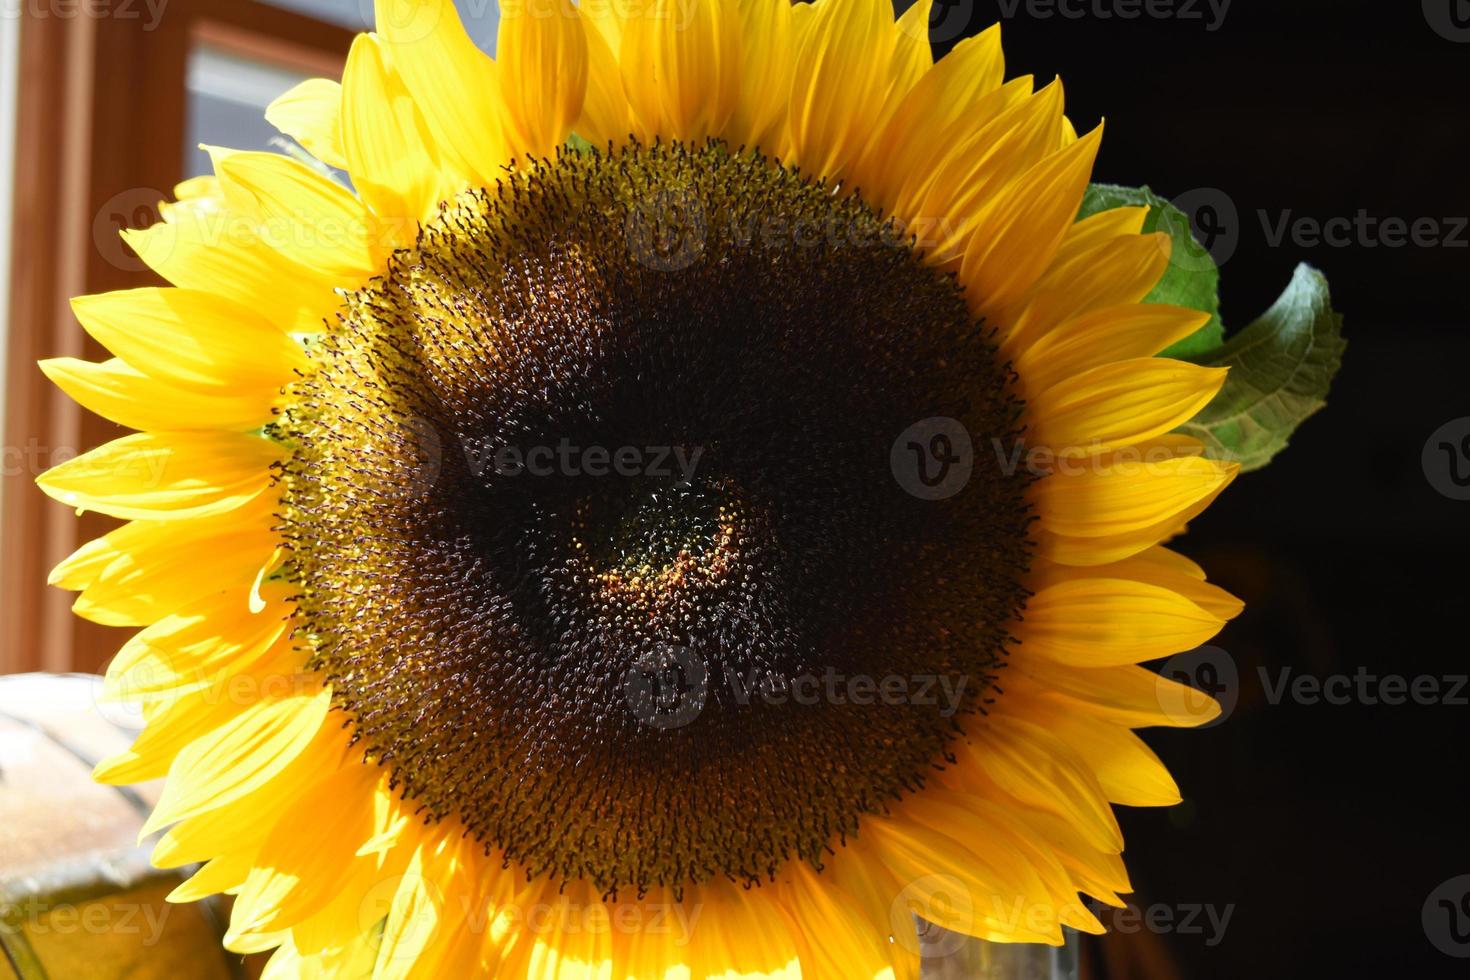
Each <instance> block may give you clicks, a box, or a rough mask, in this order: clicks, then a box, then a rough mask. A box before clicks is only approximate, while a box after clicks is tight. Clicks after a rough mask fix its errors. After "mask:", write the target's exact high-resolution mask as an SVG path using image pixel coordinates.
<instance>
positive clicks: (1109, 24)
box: [900, 0, 1470, 980]
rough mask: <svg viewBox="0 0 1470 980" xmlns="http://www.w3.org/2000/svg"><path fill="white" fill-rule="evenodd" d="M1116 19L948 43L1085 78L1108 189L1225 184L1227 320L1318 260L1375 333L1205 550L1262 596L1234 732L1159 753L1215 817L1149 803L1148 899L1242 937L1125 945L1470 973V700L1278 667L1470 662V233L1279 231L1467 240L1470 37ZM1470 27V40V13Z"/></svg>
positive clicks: (1145, 815)
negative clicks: (1439, 915)
mask: <svg viewBox="0 0 1470 980" xmlns="http://www.w3.org/2000/svg"><path fill="white" fill-rule="evenodd" d="M1183 2H1184V0H1179V3H1180V4H1181V5H1182V4H1183ZM1433 2H1439V3H1440V6H1441V7H1448V6H1449V5H1450V4H1451V3H1456V2H1459V0H1431V3H1433ZM1097 4H1101V6H1102V7H1103V8H1104V9H1109V10H1110V9H1113V8H1114V4H1113V3H1112V0H1071V3H1070V4H1069V7H1070V9H1073V10H1080V11H1082V12H1084V13H1085V14H1086V15H1085V16H1082V17H1078V18H1069V17H1064V16H1061V15H1060V14H1056V15H1053V16H1051V17H1049V18H1048V17H1038V16H1036V14H1037V13H1039V12H1042V11H1043V10H1044V9H1046V8H1045V7H1040V8H1038V7H1035V6H1034V5H1033V6H1032V7H1031V8H1029V9H1028V5H1027V4H1026V3H1025V2H1024V0H1022V2H1021V3H1020V5H1019V6H1018V7H1012V4H1011V3H1010V2H1009V0H1007V2H1006V3H1005V4H1002V3H1000V2H999V0H969V2H964V0H961V2H957V3H950V4H948V5H947V6H946V5H945V4H944V0H936V5H937V6H939V7H943V8H944V10H943V11H942V12H936V16H935V22H934V28H935V30H934V40H935V42H936V45H937V47H938V48H939V49H940V50H944V49H946V48H948V47H949V46H951V45H952V44H953V43H954V40H955V39H956V35H957V34H958V32H959V30H960V27H961V25H964V30H965V31H966V32H973V31H975V30H978V29H980V28H982V27H984V26H986V25H988V24H990V23H994V22H995V21H997V20H999V21H1001V22H1002V24H1003V27H1002V36H1003V39H1004V41H1005V48H1006V56H1007V75H1008V76H1014V75H1019V74H1028V73H1029V74H1034V75H1036V76H1037V80H1038V82H1040V83H1044V82H1046V81H1049V80H1050V79H1051V78H1052V77H1053V76H1054V75H1061V76H1062V79H1063V81H1064V83H1065V84H1066V87H1067V105H1068V110H1069V115H1070V116H1071V118H1072V119H1073V121H1074V122H1075V123H1076V124H1077V128H1078V129H1079V130H1082V131H1085V130H1086V129H1089V128H1091V127H1092V126H1093V125H1094V124H1095V123H1096V122H1097V121H1098V119H1099V118H1101V117H1103V116H1106V118H1107V133H1106V136H1105V138H1104V140H1103V149H1102V153H1101V157H1100V159H1099V163H1098V168H1097V179H1098V180H1102V181H1108V182H1115V183H1123V184H1131V185H1138V184H1143V183H1147V184H1150V185H1151V186H1152V187H1153V188H1154V189H1155V190H1156V191H1158V192H1159V193H1161V194H1163V195H1164V196H1166V197H1171V198H1172V197H1175V196H1177V195H1182V194H1184V193H1185V192H1188V191H1192V190H1195V189H1198V188H1214V189H1217V190H1218V191H1221V192H1223V193H1224V195H1225V196H1226V197H1227V198H1228V200H1229V201H1230V202H1231V203H1233V205H1234V206H1235V209H1236V211H1237V214H1238V220H1237V226H1236V227H1235V228H1234V229H1230V228H1225V229H1223V233H1224V234H1226V235H1233V236H1234V243H1235V248H1234V252H1233V254H1232V255H1231V256H1230V257H1229V258H1228V260H1227V261H1226V262H1225V264H1224V265H1223V268H1222V272H1221V280H1222V286H1221V291H1222V298H1223V315H1224V319H1225V323H1226V326H1227V329H1229V328H1239V327H1240V326H1242V325H1244V324H1245V323H1248V322H1250V320H1252V319H1254V317H1255V316H1256V315H1257V314H1259V313H1260V312H1262V311H1263V310H1264V309H1265V308H1266V307H1267V306H1268V305H1270V303H1271V301H1272V300H1273V299H1274V298H1275V297H1276V296H1277V294H1278V293H1279V292H1280V291H1281V289H1282V287H1284V286H1285V284H1286V283H1287V281H1288V279H1289V278H1290V276H1291V273H1292V270H1293V268H1294V267H1295V265H1296V263H1298V262H1299V261H1307V262H1310V263H1312V264H1313V265H1315V266H1317V267H1318V268H1320V269H1322V270H1323V271H1324V272H1325V273H1326V274H1327V277H1328V279H1329V281H1330V282H1331V284H1332V289H1333V300H1334V306H1336V307H1337V308H1338V309H1339V310H1340V311H1342V312H1343V313H1344V314H1345V315H1346V317H1347V325H1346V330H1345V333H1346V335H1347V337H1348V340H1349V346H1348V351H1347V354H1346V357H1345V360H1344V366H1343V369H1342V372H1341V373H1340V374H1339V376H1338V378H1337V381H1336V383H1335V386H1334V388H1333V391H1332V395H1331V397H1330V399H1329V405H1328V407H1327V409H1325V410H1324V411H1323V412H1322V413H1321V414H1319V415H1317V416H1315V417H1314V418H1312V419H1311V420H1309V421H1308V422H1307V423H1306V424H1305V425H1304V426H1303V427H1302V428H1301V429H1300V430H1299V431H1298V433H1297V435H1296V437H1295V438H1294V439H1293V441H1292V444H1291V445H1290V447H1289V448H1288V449H1287V450H1286V451H1285V452H1284V453H1283V454H1282V455H1281V456H1279V457H1277V459H1276V460H1275V461H1274V462H1273V463H1272V464H1271V465H1270V466H1269V467H1268V468H1266V469H1264V470H1261V471H1259V472H1254V473H1248V474H1245V475H1243V476H1242V477H1241V478H1240V479H1239V480H1238V481H1237V482H1236V483H1235V484H1234V486H1232V487H1231V489H1230V490H1229V491H1227V492H1226V493H1225V495H1224V496H1223V497H1222V498H1221V499H1220V501H1219V502H1218V503H1217V504H1215V506H1214V507H1212V508H1211V509H1210V511H1209V512H1207V514H1206V515H1205V516H1204V517H1203V518H1201V519H1200V520H1198V521H1196V522H1195V524H1194V525H1193V527H1192V529H1191V533H1190V534H1189V535H1188V536H1187V537H1185V538H1183V539H1180V540H1179V541H1178V542H1176V545H1177V546H1178V547H1179V549H1180V550H1181V551H1184V552H1185V553H1187V554H1189V555H1191V556H1193V557H1195V558H1197V559H1198V560H1200V561H1202V562H1203V563H1204V564H1205V565H1206V567H1207V568H1208V569H1209V571H1210V573H1211V577H1212V578H1213V579H1214V580H1215V581H1217V582H1219V583H1220V584H1221V585H1223V586H1224V587H1226V588H1228V589H1230V590H1231V591H1233V592H1234V593H1236V594H1237V595H1240V596H1241V597H1242V598H1244V599H1245V600H1246V601H1247V603H1248V606H1247V611H1246V612H1245V613H1244V614H1243V615H1242V616H1241V618H1240V619H1239V620H1237V621H1236V622H1234V623H1232V624H1231V625H1230V626H1228V627H1227V628H1226V630H1225V631H1224V632H1223V633H1222V634H1221V635H1220V637H1219V639H1218V640H1217V641H1215V642H1216V644H1217V645H1218V646H1219V647H1222V648H1224V649H1225V650H1226V651H1228V653H1229V654H1230V656H1231V658H1232V659H1233V661H1234V663H1235V665H1236V668H1237V670H1238V676H1239V682H1238V689H1237V690H1236V691H1234V692H1233V693H1235V694H1236V695H1238V705H1237V707H1236V708H1235V710H1234V712H1233V713H1232V714H1231V716H1230V718H1229V719H1228V721H1227V722H1226V723H1225V724H1223V725H1219V726H1216V727H1213V728H1210V729H1208V730H1205V731H1197V732H1192V731H1174V730H1162V729H1161V730H1155V731H1153V732H1149V733H1148V734H1147V735H1146V736H1145V737H1146V738H1147V739H1148V741H1149V742H1150V744H1151V745H1153V746H1154V747H1155V748H1156V749H1157V751H1158V752H1159V753H1160V755H1161V756H1162V757H1163V758H1164V760H1165V761H1166V762H1167V763H1169V765H1170V768H1171V769H1172V771H1173V772H1174V774H1175V776H1176V778H1177V779H1178V781H1179V784H1180V788H1181V791H1182V792H1183V794H1184V796H1185V802H1184V803H1183V804H1182V805H1180V806H1179V807H1175V808H1173V809H1171V810H1160V811H1149V810H1129V809H1127V808H1122V813H1121V820H1122V823H1123V827H1124V830H1125V833H1126V834H1127V838H1128V850H1127V852H1126V855H1125V856H1126V857H1127V859H1128V863H1129V868H1130V871H1131V872H1132V875H1133V881H1134V886H1135V888H1136V893H1135V895H1134V896H1133V901H1134V902H1136V903H1137V904H1138V905H1139V906H1140V907H1142V908H1145V909H1146V908H1149V907H1150V906H1154V905H1158V906H1163V907H1165V908H1166V909H1168V910H1170V911H1172V913H1173V915H1174V921H1175V922H1182V919H1183V915H1184V910H1186V909H1187V908H1188V906H1190V905H1193V904H1213V905H1214V906H1216V907H1217V909H1220V910H1223V909H1224V908H1226V907H1227V906H1233V907H1234V908H1233V911H1232V917H1231V919H1230V920H1229V924H1228V927H1227V928H1226V929H1225V930H1224V935H1223V939H1222V941H1220V942H1219V943H1218V944H1217V945H1214V946H1213V947H1210V946H1207V945H1206V939H1207V938H1209V934H1210V931H1211V930H1210V929H1208V928H1205V929H1204V930H1203V932H1199V933H1192V934H1186V933H1185V932H1184V931H1183V930H1177V929H1176V930H1162V931H1157V932H1152V933H1149V934H1148V935H1144V936H1141V937H1137V936H1136V937H1133V938H1132V939H1131V940H1129V939H1128V938H1127V937H1118V936H1115V937H1113V938H1110V939H1109V940H1107V942H1108V943H1117V942H1120V941H1125V942H1126V941H1132V942H1141V943H1153V944H1161V945H1162V946H1163V947H1165V949H1166V951H1167V953H1168V955H1169V956H1170V957H1171V958H1172V959H1173V960H1174V961H1175V966H1176V968H1177V970H1178V973H1179V975H1181V976H1184V977H1187V978H1214V977H1219V978H1231V980H1236V978H1242V977H1253V978H1273V977H1283V978H1284V977H1293V978H1295V977H1302V976H1328V977H1332V976H1340V977H1358V976H1365V977H1366V976H1396V977H1399V976H1401V977H1451V976H1466V975H1470V960H1466V959H1456V958H1451V957H1449V956H1447V955H1445V954H1444V953H1442V952H1440V951H1438V950H1437V949H1435V947H1434V946H1433V945H1431V943H1430V941H1429V938H1428V937H1427V935H1426V931H1425V927H1424V926H1423V924H1422V923H1421V910H1422V909H1423V907H1424V905H1425V901H1426V899H1428V898H1429V895H1430V893H1431V892H1432V891H1434V890H1435V889H1436V888H1437V887H1438V886H1440V885H1441V884H1442V883H1443V882H1445V881H1446V880H1447V879H1450V878H1453V877H1455V876H1457V875H1462V874H1470V843H1467V839H1466V832H1465V831H1466V820H1465V813H1466V811H1465V808H1464V804H1463V801H1464V800H1466V798H1467V794H1466V787H1467V782H1470V780H1467V772H1470V761H1467V755H1470V738H1467V733H1470V706H1466V705H1465V704H1464V703H1463V699H1464V698H1465V697H1466V696H1467V694H1470V688H1467V689H1465V690H1462V691H1461V692H1460V694H1461V699H1462V703H1461V704H1459V705H1447V704H1435V705H1429V706H1421V705H1415V704H1412V703H1410V704H1405V705H1401V706H1389V705H1385V704H1377V705H1370V704H1365V703H1363V702H1362V699H1359V698H1357V697H1354V698H1353V700H1352V703H1349V704H1328V703H1318V704H1304V703H1300V702H1296V701H1293V700H1292V699H1291V698H1290V697H1287V698H1284V699H1280V700H1279V702H1278V703H1276V704H1272V703H1271V701H1270V699H1268V697H1267V687H1266V685H1265V684H1264V683H1263V682H1262V674H1261V671H1263V670H1264V671H1265V672H1266V676H1267V677H1269V678H1270V680H1271V683H1272V685H1274V684H1275V683H1276V680H1277V678H1278V677H1279V673H1278V672H1279V671H1280V670H1282V669H1283V668H1291V670H1292V675H1293V676H1296V675H1302V674H1307V675H1312V676H1315V677H1319V678H1324V679H1325V678H1327V677H1328V676H1331V675H1337V674H1348V675H1352V674H1353V673H1354V672H1356V671H1357V670H1358V668H1359V667H1363V668H1365V669H1366V670H1367V671H1369V672H1371V673H1372V674H1375V675H1378V676H1383V675H1388V674H1399V675H1403V676H1405V677H1406V678H1414V677H1418V676H1431V677H1436V678H1441V679H1444V678H1451V677H1454V676H1456V675H1461V676H1463V675H1465V674H1467V673H1470V657H1467V656H1466V652H1467V642H1466V633H1465V622H1466V612H1465V610H1466V606H1467V601H1466V600H1467V595H1466V592H1467V589H1466V584H1467V575H1466V572H1465V568H1464V565H1463V559H1462V556H1463V555H1464V554H1465V552H1466V546H1467V545H1470V502H1457V501H1454V500H1451V499H1448V498H1447V497H1445V496H1443V495H1441V494H1440V493H1438V492H1437V491H1436V490H1435V489H1434V487H1433V486H1432V485H1431V484H1430V482H1429V481H1428V479H1426V476H1425V472H1424V469H1423V467H1422V465H1421V461H1420V454H1421V450H1422V449H1423V447H1424V445H1425V442H1426V440H1428V438H1429V437H1430V434H1431V433H1433V432H1434V430H1435V429H1437V428H1438V427H1439V426H1441V425H1442V424H1444V423H1446V422H1448V421H1450V420H1452V419H1457V418H1462V417H1465V416H1470V390H1467V386H1466V384H1465V381H1464V376H1465V372H1466V368H1467V366H1470V289H1467V280H1470V231H1464V230H1462V231H1461V232H1460V233H1459V236H1458V242H1459V244H1458V247H1455V246H1453V245H1450V244H1446V245H1441V246H1439V247H1434V248H1422V247H1414V246H1412V245H1406V246H1404V247H1398V248H1389V247H1384V246H1383V245H1381V244H1379V245H1378V246H1377V247H1370V244H1371V243H1368V242H1363V241H1358V242H1355V243H1354V244H1352V245H1350V246H1346V247H1330V246H1318V247H1315V248H1304V247H1301V246H1299V245H1297V244H1293V243H1292V242H1291V241H1290V237H1289V236H1288V239H1287V240H1284V241H1282V242H1281V244H1280V245H1278V246H1275V247H1273V245H1272V243H1271V241H1270V240H1269V238H1268V235H1267V234H1266V233H1265V231H1264V230H1263V226H1262V219H1261V217H1260V215H1259V214H1258V212H1259V211H1262V210H1264V211H1265V212H1266V213H1267V219H1266V220H1267V221H1269V222H1270V223H1271V224H1273V225H1274V224H1275V223H1277V222H1279V221H1280V220H1281V217H1282V214H1283V212H1284V211H1285V210H1286V209H1290V210H1291V212H1292V217H1293V218H1295V217H1298V216H1300V217H1310V218H1315V219H1318V220H1327V219H1330V218H1334V217H1339V216H1341V217H1349V218H1352V217H1354V216H1356V215H1357V214H1358V212H1359V210H1360V209H1366V210H1367V212H1368V213H1369V214H1370V215H1373V216H1376V217H1378V218H1380V219H1382V218H1388V217H1397V218H1402V219H1405V220H1407V221H1409V222H1412V221H1413V220H1415V219H1418V218H1434V219H1440V220H1441V221H1442V224H1441V229H1442V230H1443V231H1444V232H1445V233H1448V232H1450V231H1451V230H1452V225H1451V223H1449V222H1447V221H1444V220H1443V219H1452V218H1456V217H1460V218H1464V217H1466V216H1470V167H1467V163H1470V131H1467V124H1466V121H1467V111H1466V109H1467V99H1466V97H1467V95H1470V84H1467V83H1470V43H1456V42H1454V41H1452V40H1449V39H1446V38H1445V37H1442V36H1441V35H1440V34H1439V33H1437V32H1436V31H1435V30H1434V29H1433V28H1432V27H1431V26H1430V23H1429V20H1428V18H1427V16H1426V11H1425V9H1424V7H1422V6H1421V4H1420V2H1419V0H1393V2H1381V0H1380V2H1377V3H1366V2H1341V0H1339V2H1331V3H1329V2H1320V3H1318V2H1271V0H1234V2H1233V3H1231V4H1230V7H1229V10H1228V12H1227V13H1226V15H1225V17H1224V19H1223V21H1222V22H1221V23H1220V25H1219V27H1218V29H1216V30H1213V31H1210V30H1207V27H1208V25H1209V22H1210V21H1212V20H1213V19H1214V15H1213V14H1211V12H1210V10H1209V7H1208V4H1207V3H1205V2H1204V0H1200V2H1199V3H1198V4H1196V5H1195V9H1197V10H1198V11H1200V12H1201V13H1202V14H1203V17H1202V18H1200V19H1193V20H1190V19H1181V18H1178V17H1174V18H1168V19H1164V18H1157V17H1154V18H1150V17H1148V16H1142V17H1140V18H1139V19H1136V20H1121V19H1117V18H1113V19H1105V18H1100V17H1098V16H1096V15H1095V14H1094V13H1093V12H1092V11H1093V10H1094V6H1095V5H1097ZM900 6H906V4H902V3H901V4H900ZM1007 9H1014V11H1015V12H1014V14H1012V15H1010V16H1006V15H1005V11H1006V10H1007ZM1460 14H1461V16H1462V19H1463V20H1465V22H1466V23H1467V25H1470V3H1460ZM966 22H968V23H966ZM1466 33H1467V35H1470V31H1467V32H1466ZM1443 683H1444V689H1445V690H1448V689H1449V687H1451V686H1453V681H1446V682H1443ZM1201 921H1203V920H1201ZM1460 924H1461V928H1470V918H1465V917H1464V916H1462V917H1461V922H1460ZM1145 932H1146V933H1148V932H1149V931H1148V930H1145ZM1089 942H1090V943H1091V944H1093V946H1094V948H1093V949H1091V950H1090V954H1091V955H1093V956H1097V955H1099V948H1098V947H1097V941H1095V940H1089ZM1463 952H1465V953H1466V954H1470V945H1467V947H1466V948H1465V949H1464V950H1463Z"/></svg>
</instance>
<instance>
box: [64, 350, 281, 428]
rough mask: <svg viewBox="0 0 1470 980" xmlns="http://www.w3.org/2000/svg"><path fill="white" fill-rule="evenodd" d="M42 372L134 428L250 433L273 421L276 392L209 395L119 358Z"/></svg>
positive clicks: (69, 361)
mask: <svg viewBox="0 0 1470 980" xmlns="http://www.w3.org/2000/svg"><path fill="white" fill-rule="evenodd" d="M40 368H41V372H42V373H43V374H45V375H46V377H47V378H49V379H51V381H52V383H54V384H55V385H56V386H57V387H58V388H60V389H61V390H62V391H64V392H66V393H67V394H68V395H69V396H71V398H72V399H73V400H74V401H76V402H77V403H78V404H80V405H81V406H82V407H83V408H85V409H87V411H89V412H95V413H96V414H98V415H100V416H102V417H103V418H105V419H110V420H111V421H113V422H116V423H118V424H119V425H122V426H126V427H127V428H129V429H149V430H161V429H176V430H191V429H228V430H233V431H236V432H248V431H250V430H253V429H259V428H260V427H261V426H263V425H265V424H266V423H267V422H269V421H270V420H271V406H272V405H273V404H274V402H275V396H274V393H272V392H270V391H269V390H258V391H256V392H254V393H246V394H241V395H234V396H231V395H226V394H218V395H207V394H203V393H201V392H199V391H197V390H195V391H190V390H187V389H184V388H178V387H174V386H173V385H169V384H165V383H164V382H162V381H155V380H154V379H152V378H150V377H148V376H147V375H145V374H143V373H142V372H140V371H137V370H135V369H133V368H132V367H129V366H128V365H127V364H124V363H123V362H122V361H121V360H119V359H118V358H113V359H112V360H110V361H104V362H102V363H101V364H94V363H92V362H91V361H79V360H77V359H76V358H72V357H57V358H53V359H51V360H48V361H41V362H40Z"/></svg>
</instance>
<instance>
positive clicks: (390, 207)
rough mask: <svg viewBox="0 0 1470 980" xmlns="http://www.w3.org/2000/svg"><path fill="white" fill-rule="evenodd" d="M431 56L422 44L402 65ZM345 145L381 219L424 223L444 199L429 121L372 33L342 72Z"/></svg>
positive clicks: (357, 183) (351, 168)
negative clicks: (385, 56) (394, 70)
mask: <svg viewBox="0 0 1470 980" xmlns="http://www.w3.org/2000/svg"><path fill="white" fill-rule="evenodd" d="M455 23H456V25H457V24H458V21H457V20H456V21H455ZM428 53H429V52H428V51H427V50H426V49H425V48H424V46H423V42H421V43H420V44H416V45H413V46H411V50H410V51H406V52H405V53H404V54H403V57H402V60H403V61H404V63H405V65H406V66H407V65H410V64H411V65H415V66H420V60H421V58H422V57H424V56H425V55H427V54H428ZM456 98H457V101H458V102H459V103H463V102H465V101H473V95H472V93H470V92H462V93H459V94H458V95H457V97H456ZM429 104H431V105H434V104H437V103H432V102H431V103H429ZM342 142H343V145H344V146H345V147H346V148H347V169H348V172H349V173H350V174H351V175H352V184H353V186H354V187H355V188H357V192H358V194H360V195H361V196H362V199H363V200H364V201H365V202H367V205H368V207H370V208H371V209H372V210H373V213H374V214H376V215H377V216H378V217H379V218H382V219H384V220H389V221H392V220H393V219H407V220H409V221H421V220H423V219H425V218H427V217H429V215H431V214H432V213H433V212H434V210H435V208H436V207H437V206H438V203H439V201H440V200H441V198H442V197H444V196H445V195H443V194H441V191H440V188H441V184H442V183H443V177H442V176H441V173H440V162H439V158H438V156H437V152H436V146H435V143H434V139H433V137H431V136H430V135H429V130H428V128H427V123H426V122H425V117H424V115H423V113H422V112H421V111H420V110H419V107H418V106H417V105H415V103H414V99H413V98H412V97H410V96H409V94H408V89H407V88H406V87H405V86H404V83H403V80H402V79H401V78H399V76H398V75H397V74H396V73H394V72H392V71H391V70H390V69H389V66H388V63H387V61H386V59H385V58H384V55H383V51H382V48H381V46H380V44H379V42H378V41H377V39H376V38H375V37H374V36H373V35H370V34H359V35H358V36H357V39H356V40H355V41H353V42H352V50H351V51H349V52H348V54H347V67H346V68H345V69H344V70H343V72H342Z"/></svg>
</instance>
